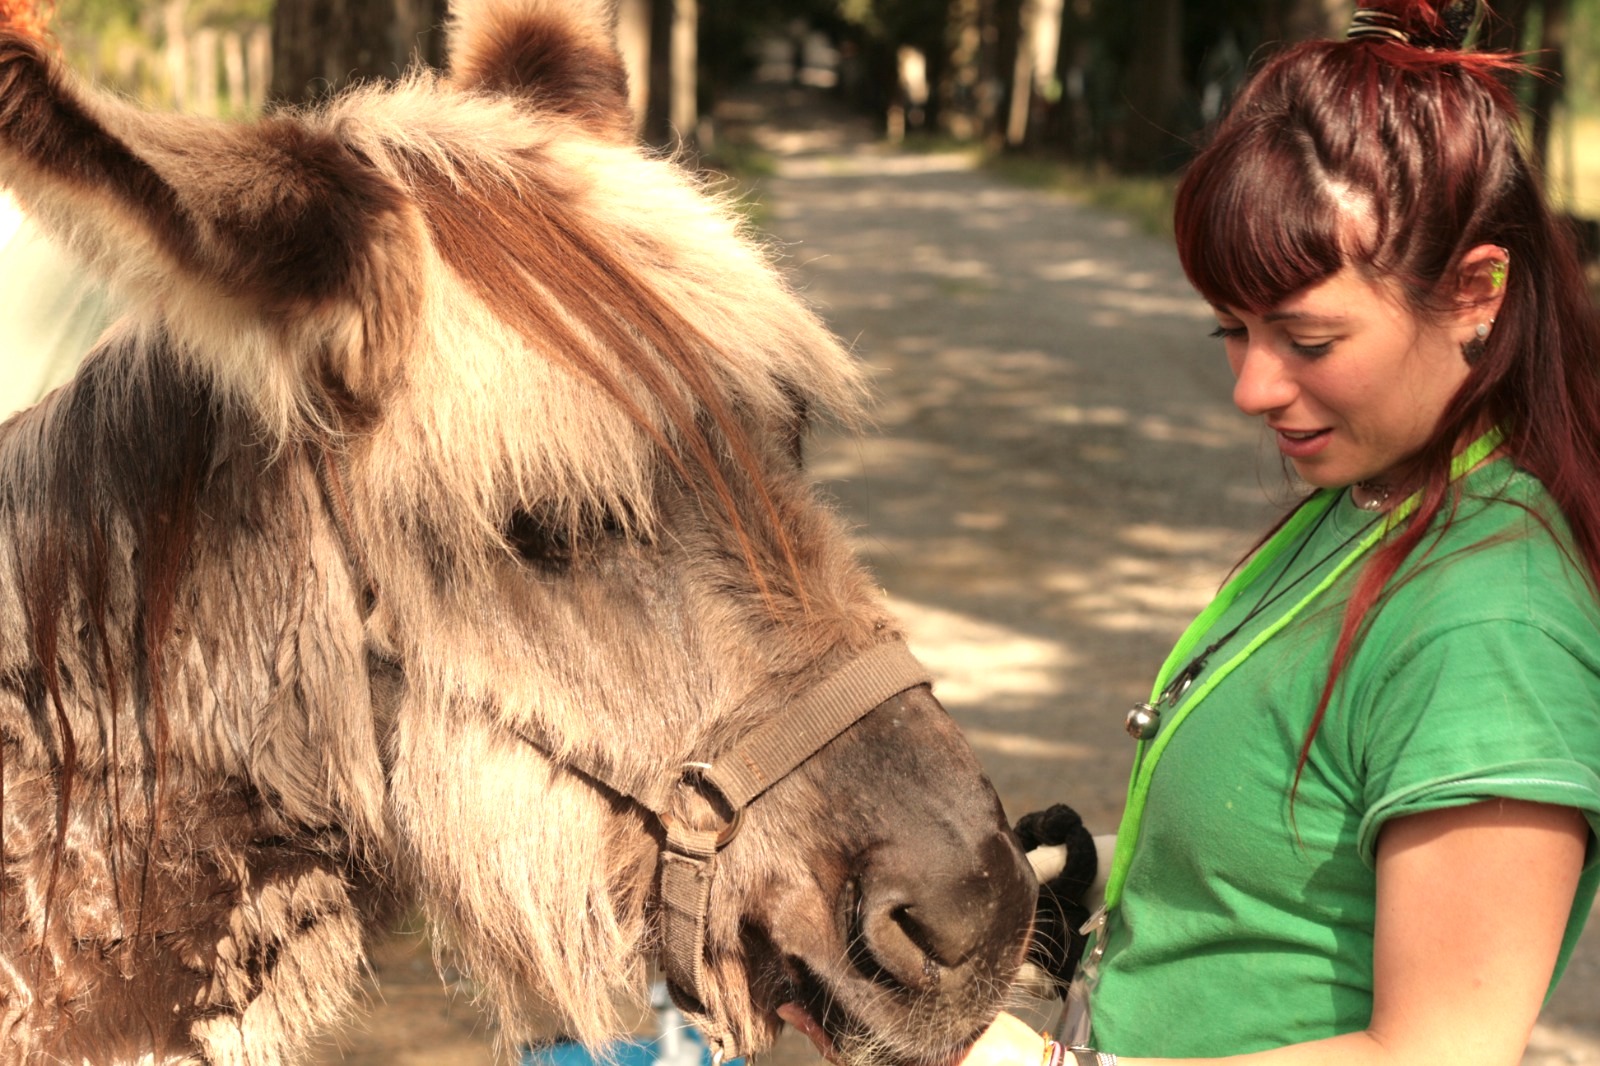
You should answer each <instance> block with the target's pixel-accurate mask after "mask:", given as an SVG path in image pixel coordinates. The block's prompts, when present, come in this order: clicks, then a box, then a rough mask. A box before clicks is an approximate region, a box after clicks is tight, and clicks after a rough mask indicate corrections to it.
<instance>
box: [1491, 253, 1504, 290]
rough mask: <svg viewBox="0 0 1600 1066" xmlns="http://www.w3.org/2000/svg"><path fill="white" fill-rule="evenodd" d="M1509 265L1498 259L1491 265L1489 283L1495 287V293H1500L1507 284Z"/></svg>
mask: <svg viewBox="0 0 1600 1066" xmlns="http://www.w3.org/2000/svg"><path fill="white" fill-rule="evenodd" d="M1506 269H1507V264H1506V262H1505V261H1504V260H1503V259H1496V260H1495V261H1494V262H1492V263H1490V264H1489V283H1490V284H1491V285H1493V286H1494V291H1495V292H1499V291H1500V290H1501V289H1502V288H1503V287H1504V286H1505V283H1506Z"/></svg>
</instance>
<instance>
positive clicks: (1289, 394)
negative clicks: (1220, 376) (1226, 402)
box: [1233, 344, 1298, 415]
mask: <svg viewBox="0 0 1600 1066" xmlns="http://www.w3.org/2000/svg"><path fill="white" fill-rule="evenodd" d="M1296 395H1298V389H1297V388H1296V386H1295V383H1294V378H1293V377H1292V376H1291V375H1290V374H1289V372H1288V368H1287V367H1285V366H1284V365H1283V360H1281V359H1279V358H1278V357H1277V356H1275V355H1274V354H1273V353H1272V352H1270V351H1267V350H1266V349H1265V348H1263V347H1261V346H1259V345H1255V344H1250V345H1248V346H1247V347H1246V348H1245V350H1244V356H1243V358H1241V359H1240V360H1239V361H1238V362H1236V363H1235V365H1234V382H1233V405H1234V406H1235V407H1237V408H1238V409H1239V410H1241V411H1243V412H1244V413H1245V414H1247V415H1264V414H1267V413H1269V412H1271V411H1276V410H1278V409H1280V408H1283V407H1287V406H1288V405H1289V404H1291V403H1293V402H1294V398H1295V396H1296Z"/></svg>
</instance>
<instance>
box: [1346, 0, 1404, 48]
mask: <svg viewBox="0 0 1600 1066" xmlns="http://www.w3.org/2000/svg"><path fill="white" fill-rule="evenodd" d="M1345 37H1346V39H1348V40H1351V41H1359V40H1362V39H1363V38H1367V37H1382V38H1385V39H1387V40H1391V41H1399V42H1400V43H1401V44H1410V43H1411V35H1410V34H1408V33H1406V31H1405V30H1403V29H1401V28H1400V17H1399V16H1398V15H1391V14H1390V13H1389V12H1387V11H1375V10H1373V9H1372V8H1367V7H1363V8H1357V9H1356V13H1355V14H1354V15H1352V16H1350V30H1349V32H1348V33H1346V34H1345Z"/></svg>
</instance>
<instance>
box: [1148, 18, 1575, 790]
mask: <svg viewBox="0 0 1600 1066" xmlns="http://www.w3.org/2000/svg"><path fill="white" fill-rule="evenodd" d="M1361 6H1362V7H1363V8H1365V9H1367V10H1370V11H1375V12H1381V13H1383V14H1384V15H1387V16H1389V18H1388V19H1387V20H1386V21H1388V22H1390V23H1391V24H1393V25H1395V26H1396V27H1398V28H1399V29H1401V30H1402V31H1404V32H1405V33H1406V34H1408V35H1409V37H1410V43H1408V42H1406V41H1402V40H1397V39H1393V38H1391V37H1387V36H1382V35H1377V36H1370V37H1364V38H1362V39H1359V40H1350V41H1338V42H1335V41H1315V42H1307V43H1304V44H1300V45H1297V46H1295V47H1293V48H1291V49H1289V50H1287V51H1285V52H1283V53H1282V54H1280V55H1278V56H1277V57H1276V58H1274V59H1273V60H1272V61H1271V62H1269V63H1268V64H1267V65H1266V66H1265V67H1264V68H1263V69H1262V70H1261V71H1259V72H1258V73H1257V74H1256V75H1255V76H1254V77H1253V78H1252V79H1251V81H1250V83H1249V85H1248V86H1247V87H1246V88H1245V90H1244V91H1243V93H1242V94H1241V95H1240V97H1239V98H1238V100H1237V101H1236V102H1235V104H1234V105H1233V107H1232V108H1231V110H1230V111H1229V113H1228V115H1227V116H1226V117H1225V118H1224V119H1223V120H1222V122H1221V124H1220V125H1219V127H1218V128H1217V131H1216V133H1215V136H1214V138H1213V139H1212V141H1211V143H1210V144H1209V145H1208V146H1207V147H1206V148H1205V149H1204V150H1203V151H1202V152H1201V153H1200V155H1199V156H1198V157H1197V158H1196V159H1195V161H1194V162H1193V163H1192V164H1191V165H1190V167H1189V169H1188V171H1187V173H1186V174H1185V176H1184V178H1183V181H1182V184H1181V185H1180V186H1179V189H1178V196H1177V204H1176V219H1175V228H1176V233H1177V242H1178V254H1179V258H1180V259H1181V261H1182V263H1183V268H1184V271H1185V273H1186V274H1187V275H1188V277H1189V280H1190V282H1191V283H1192V284H1193V285H1194V286H1195V288H1196V289H1197V290H1199V292H1200V294H1201V295H1202V296H1204V297H1205V298H1206V299H1207V300H1209V301H1210V302H1211V303H1212V304H1214V305H1216V306H1218V307H1227V308H1236V309H1243V310H1247V311H1250V312H1252V313H1255V314H1262V313H1265V312H1266V311H1268V310H1270V309H1271V308H1273V307H1275V306H1276V305H1277V304H1279V303H1281V302H1282V301H1283V300H1284V299H1286V298H1287V297H1288V296H1290V295H1291V294H1293V293H1295V292H1297V291H1299V290H1300V289H1303V288H1305V287H1306V286H1308V285H1311V284H1313V283H1315V282H1318V281H1321V280H1323V279H1325V278H1327V277H1329V276H1331V275H1333V274H1334V273H1336V272H1338V271H1339V270H1341V269H1342V268H1344V267H1345V266H1354V267H1356V268H1358V269H1360V270H1362V271H1363V272H1364V273H1366V274H1367V275H1368V276H1382V277H1388V278H1391V279H1393V280H1395V281H1397V282H1398V283H1399V285H1400V286H1401V288H1402V290H1403V292H1404V294H1405V298H1406V300H1407V302H1408V304H1409V305H1410V307H1411V309H1412V310H1413V312H1414V313H1416V314H1418V315H1419V316H1426V315H1434V314H1439V313H1442V312H1444V311H1447V310H1450V309H1453V308H1455V307H1456V306H1457V302H1456V301H1457V293H1458V291H1459V290H1458V281H1459V275H1458V274H1457V268H1458V266H1459V264H1460V262H1461V258H1462V256H1463V255H1464V254H1465V253H1466V252H1468V251H1469V250H1471V249H1472V248H1475V247H1477V246H1479V245H1483V244H1490V245H1498V246H1500V247H1502V248H1504V249H1506V250H1507V252H1508V253H1509V256H1508V258H1509V262H1510V271H1509V273H1508V276H1507V279H1506V287H1505V296H1504V300H1503V302H1502V304H1501V306H1500V310H1499V313H1498V315H1497V318H1496V323H1495V328H1494V331H1493V333H1492V334H1490V336H1489V338H1488V340H1487V343H1486V346H1485V350H1484V352H1483V354H1482V355H1481V356H1479V357H1477V358H1476V359H1475V361H1474V362H1473V364H1472V367H1471V370H1470V372H1469V373H1468V376H1467V379H1466V381H1465V382H1464V383H1463V384H1462V386H1461V388H1460V390H1459V391H1458V392H1457V393H1456V394H1455V396H1454V397H1453V398H1452V400H1451V401H1450V403H1449V404H1448V405H1447V406H1446V408H1445V411H1444V414H1443V415H1442V416H1441V418H1440V419H1439V423H1438V425H1436V426H1435V427H1434V430H1433V434H1432V436H1431V437H1430V438H1429V439H1428V440H1427V442H1426V443H1425V444H1424V445H1423V446H1422V447H1421V448H1420V449H1418V451H1417V452H1416V453H1415V454H1414V455H1412V456H1410V457H1409V459H1408V460H1407V464H1406V469H1405V471H1404V474H1405V475H1406V476H1405V477H1404V478H1403V480H1404V482H1405V483H1406V484H1408V485H1419V486H1421V490H1420V491H1421V494H1422V499H1421V505H1420V506H1419V507H1418V509H1417V512H1416V515H1415V517H1414V518H1413V519H1412V520H1411V521H1410V522H1408V523H1407V524H1406V525H1405V527H1404V528H1403V529H1402V530H1401V531H1400V532H1399V534H1398V535H1397V536H1395V537H1394V538H1392V539H1391V540H1389V541H1387V542H1386V543H1384V544H1383V545H1382V547H1381V548H1380V549H1379V550H1378V551H1376V552H1375V553H1374V554H1373V556H1372V558H1371V559H1369V560H1368V561H1367V562H1366V563H1365V564H1364V565H1363V567H1362V569H1361V571H1360V573H1359V574H1358V576H1357V578H1356V582H1355V588H1354V590H1353V591H1352V593H1351V596H1350V600H1349V603H1348V604H1347V605H1346V608H1345V612H1344V618H1343V621H1342V623H1341V626H1340V630H1339V638H1338V643H1337V644H1336V645H1335V649H1334V654H1333V662H1332V664H1331V666H1330V669H1329V673H1328V678H1327V682H1326V684H1325V685H1324V688H1323V691H1322V697H1321V700H1320V701H1319V702H1318V704H1317V709H1316V713H1315V715H1314V717H1313V718H1312V722H1311V725H1310V728H1309V729H1308V730H1307V733H1306V736H1305V740H1304V742H1303V744H1302V746H1301V749H1300V756H1299V762H1298V764H1297V767H1296V771H1295V779H1296V782H1297V783H1298V780H1299V775H1300V772H1301V771H1302V770H1303V769H1304V767H1305V763H1306V759H1307V757H1308V756H1309V754H1310V750H1311V742H1312V740H1313V739H1314V737H1315V736H1316V733H1317V730H1318V728H1319V727H1320V725H1321V723H1322V720H1323V716H1324V714H1325V713H1326V711H1327V707H1328V703H1329V700H1330V699H1331V698H1332V695H1333V691H1334V687H1335V685H1336V684H1337V682H1338V679H1339V675H1340V673H1341V671H1342V670H1343V669H1344V667H1345V665H1346V664H1347V663H1348V662H1349V659H1350V656H1351V654H1352V652H1353V651H1354V649H1355V647H1356V645H1357V643H1358V642H1359V639H1360V635H1361V633H1362V632H1363V628H1364V625H1363V624H1364V621H1365V619H1366V618H1367V616H1368V613H1369V612H1370V611H1371V610H1372V608H1373V607H1374V605H1375V604H1376V603H1377V602H1378V600H1379V598H1380V596H1381V594H1382V592H1383V590H1384V587H1385V585H1386V584H1387V583H1388V582H1389V580H1390V579H1391V578H1393V577H1394V575H1395V574H1396V573H1397V572H1398V571H1399V569H1400V567H1401V565H1402V564H1403V563H1404V562H1405V560H1406V559H1407V558H1408V557H1409V556H1410V555H1411V554H1412V552H1413V551H1414V550H1415V549H1416V548H1417V546H1418V544H1419V543H1420V542H1421V541H1422V539H1423V537H1424V535H1425V533H1426V532H1427V530H1428V528H1429V526H1430V525H1431V524H1432V522H1433V521H1434V519H1435V518H1436V517H1438V516H1440V515H1441V513H1443V521H1444V522H1445V523H1446V524H1448V523H1449V522H1450V521H1451V520H1452V518H1453V515H1454V501H1455V494H1454V493H1452V492H1451V491H1450V480H1449V469H1450V460H1451V456H1452V453H1453V452H1454V450H1455V448H1456V447H1457V445H1458V443H1459V442H1460V441H1461V440H1463V439H1464V438H1466V437H1467V436H1468V435H1470V434H1473V433H1475V432H1478V431H1481V428H1482V427H1483V426H1485V425H1490V424H1492V425H1496V426H1499V427H1500V428H1501V430H1502V431H1503V432H1504V433H1505V443H1504V445H1503V447H1502V450H1503V451H1504V452H1505V453H1507V454H1509V455H1510V456H1511V457H1512V459H1513V460H1515V462H1516V463H1517V464H1518V465H1519V466H1520V467H1522V468H1523V469H1524V470H1527V471H1528V472H1529V473H1531V474H1533V475H1534V476H1535V477H1537V478H1538V479H1539V480H1540V481H1541V482H1542V483H1543V484H1544V486H1545V488H1546V490H1548V491H1549V493H1550V495H1551V497H1552V498H1553V499H1554V500H1555V502H1556V504H1557V505H1558V506H1559V507H1560V509H1561V512H1562V514H1563V516H1565V518H1566V520H1567V523H1568V525H1569V526H1570V527H1571V530H1572V536H1573V543H1574V546H1575V548H1576V551H1577V554H1578V556H1579V557H1580V558H1581V562H1582V566H1583V568H1584V569H1585V570H1586V571H1587V572H1588V574H1589V576H1590V579H1591V582H1592V583H1593V584H1594V586H1595V587H1596V588H1600V316H1597V314H1596V311H1595V308H1594V306H1593V303H1592V301H1591V298H1590V296H1589V293H1588V289H1587V285H1586V283H1585V279H1584V274H1583V269H1582V266H1581V263H1580V261H1579V258H1578V254H1577V248H1576V242H1575V240H1574V239H1573V235H1572V233H1571V232H1570V231H1569V230H1568V229H1567V228H1566V226H1565V224H1564V223H1562V222H1560V221H1558V220H1557V219H1556V218H1555V217H1554V216H1553V215H1552V214H1551V212H1550V209H1549V207H1548V205H1547V204H1546V202H1545V199H1544V195H1543V192H1542V187H1541V179H1540V176H1539V175H1538V174H1537V173H1536V172H1535V171H1534V169H1533V168H1532V166H1530V164H1529V163H1528V161H1527V159H1526V157H1525V155H1524V153H1523V150H1522V146H1521V141H1520V126H1519V119H1518V113H1517V106H1516V101H1515V99H1514V98H1513V97H1512V95H1511V93H1510V92H1509V91H1508V90H1507V89H1506V87H1505V85H1504V83H1503V82H1502V81H1501V79H1500V77H1499V75H1500V74H1501V73H1502V72H1503V71H1506V70H1512V69H1518V67H1519V64H1518V61H1517V60H1516V58H1515V57H1512V56H1509V55H1504V54H1497V53H1465V52H1461V51H1459V50H1457V49H1456V48H1455V47H1451V46H1450V45H1451V43H1452V35H1454V43H1455V44H1459V30H1458V29H1456V28H1454V27H1452V26H1451V25H1450V23H1451V22H1452V20H1453V18H1452V17H1453V15H1454V13H1455V12H1454V11H1453V10H1450V9H1458V8H1459V6H1460V5H1459V4H1449V5H1446V4H1434V3H1430V2H1427V0H1410V2H1407V0H1367V2H1365V3H1363V4H1362V5H1361ZM1421 42H1429V43H1431V44H1432V45H1440V44H1443V45H1445V47H1422V46H1420V44H1421Z"/></svg>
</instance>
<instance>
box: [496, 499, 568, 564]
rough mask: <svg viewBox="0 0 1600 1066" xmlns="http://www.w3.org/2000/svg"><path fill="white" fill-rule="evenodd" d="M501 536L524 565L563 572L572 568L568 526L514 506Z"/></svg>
mask: <svg viewBox="0 0 1600 1066" xmlns="http://www.w3.org/2000/svg"><path fill="white" fill-rule="evenodd" d="M501 535H502V536H504V537H505V539H506V543H507V544H509V545H511V550H512V551H514V552H516V553H517V554H518V555H519V556H521V557H522V559H523V561H524V562H528V563H531V564H533V565H534V566H537V567H540V568H542V569H546V570H565V569H566V568H567V567H569V566H571V565H572V554H573V548H572V528H571V526H570V525H569V524H568V523H565V522H552V521H549V520H547V519H544V518H541V517H539V516H537V515H534V514H532V513H530V512H528V511H525V510H523V509H522V508H521V507H518V508H516V509H515V510H513V511H512V512H511V516H510V517H509V518H507V519H506V525H505V528H504V529H503V530H501Z"/></svg>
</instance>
